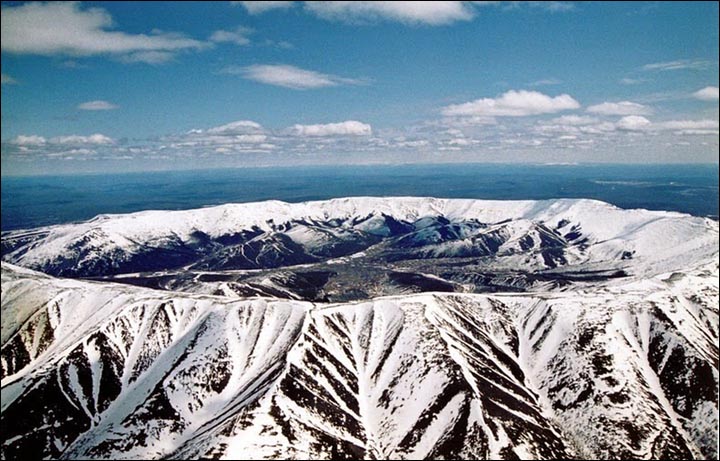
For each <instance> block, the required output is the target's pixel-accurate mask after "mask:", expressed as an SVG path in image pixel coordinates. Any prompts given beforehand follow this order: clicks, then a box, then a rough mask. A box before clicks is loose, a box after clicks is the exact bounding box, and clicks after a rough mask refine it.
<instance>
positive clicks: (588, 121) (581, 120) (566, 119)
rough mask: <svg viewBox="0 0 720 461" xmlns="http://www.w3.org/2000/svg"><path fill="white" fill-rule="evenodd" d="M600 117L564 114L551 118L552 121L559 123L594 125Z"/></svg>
mask: <svg viewBox="0 0 720 461" xmlns="http://www.w3.org/2000/svg"><path fill="white" fill-rule="evenodd" d="M597 122H598V119H596V118H595V117H588V116H586V115H563V116H562V117H557V118H554V119H552V120H550V123H557V124H559V125H570V126H581V125H592V124H593V123H597Z"/></svg>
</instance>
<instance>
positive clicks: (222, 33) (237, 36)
mask: <svg viewBox="0 0 720 461" xmlns="http://www.w3.org/2000/svg"><path fill="white" fill-rule="evenodd" d="M252 32H253V30H252V29H250V28H247V27H242V26H240V27H236V28H235V29H234V30H216V31H215V32H213V34H212V35H211V36H210V41H212V42H216V43H233V44H235V45H241V46H242V45H247V44H249V43H250V39H249V38H247V36H248V35H250V34H251V33H252Z"/></svg>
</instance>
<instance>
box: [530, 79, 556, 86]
mask: <svg viewBox="0 0 720 461" xmlns="http://www.w3.org/2000/svg"><path fill="white" fill-rule="evenodd" d="M561 83H562V80H558V79H556V78H544V79H542V80H537V81H535V82H532V83H530V84H529V85H528V86H550V85H560V84H561Z"/></svg>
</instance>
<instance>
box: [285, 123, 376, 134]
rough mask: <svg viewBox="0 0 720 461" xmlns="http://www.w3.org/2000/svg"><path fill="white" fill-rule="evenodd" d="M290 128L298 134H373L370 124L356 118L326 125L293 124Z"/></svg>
mask: <svg viewBox="0 0 720 461" xmlns="http://www.w3.org/2000/svg"><path fill="white" fill-rule="evenodd" d="M290 130H291V132H292V133H293V134H295V135H297V136H368V135H371V134H372V127H371V126H370V125H368V124H367V123H362V122H358V121H355V120H348V121H345V122H340V123H327V124H324V125H293V126H292V128H290Z"/></svg>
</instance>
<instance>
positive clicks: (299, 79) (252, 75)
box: [220, 64, 364, 90]
mask: <svg viewBox="0 0 720 461" xmlns="http://www.w3.org/2000/svg"><path fill="white" fill-rule="evenodd" d="M220 73H223V74H231V75H242V76H243V78H246V79H248V80H254V81H256V82H260V83H265V84H268V85H275V86H282V87H284V88H291V89H293V90H307V89H315V88H323V87H328V86H338V85H343V84H346V85H361V84H363V83H364V82H363V81H362V80H360V79H352V78H345V77H339V76H337V75H331V74H323V73H321V72H315V71H313V70H306V69H300V68H299V67H295V66H289V65H284V64H255V65H252V66H247V67H237V66H230V67H226V68H224V69H222V70H221V71H220Z"/></svg>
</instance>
